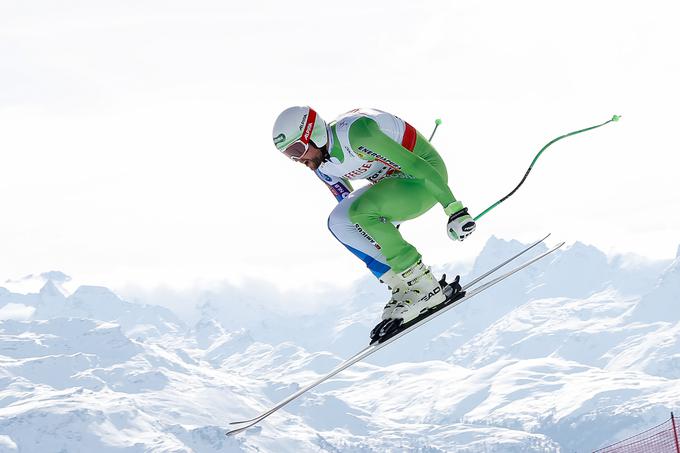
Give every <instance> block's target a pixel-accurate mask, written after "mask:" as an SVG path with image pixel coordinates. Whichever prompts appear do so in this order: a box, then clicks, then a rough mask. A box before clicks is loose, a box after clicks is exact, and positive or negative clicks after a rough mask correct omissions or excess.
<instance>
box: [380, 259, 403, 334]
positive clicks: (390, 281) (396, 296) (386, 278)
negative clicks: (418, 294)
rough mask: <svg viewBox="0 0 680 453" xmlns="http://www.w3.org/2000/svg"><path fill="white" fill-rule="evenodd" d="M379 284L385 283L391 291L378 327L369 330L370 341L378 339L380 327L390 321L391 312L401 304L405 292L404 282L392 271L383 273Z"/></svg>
mask: <svg viewBox="0 0 680 453" xmlns="http://www.w3.org/2000/svg"><path fill="white" fill-rule="evenodd" d="M380 283H385V284H386V285H387V287H388V288H389V289H390V290H391V291H392V295H391V297H390V300H389V302H387V305H385V308H383V312H382V317H381V320H380V322H379V323H378V325H376V326H375V327H374V328H373V330H371V341H373V340H375V339H377V338H378V336H379V333H380V330H381V329H382V327H383V326H384V325H385V324H386V323H387V322H388V321H389V320H390V319H392V312H394V309H395V308H396V307H397V304H399V303H400V302H401V297H402V296H403V295H404V293H405V292H406V291H407V288H408V287H407V285H406V283H405V282H403V281H402V279H401V278H399V274H397V273H395V272H394V271H393V270H392V269H390V270H389V271H387V272H385V273H384V274H383V275H382V276H381V277H380Z"/></svg>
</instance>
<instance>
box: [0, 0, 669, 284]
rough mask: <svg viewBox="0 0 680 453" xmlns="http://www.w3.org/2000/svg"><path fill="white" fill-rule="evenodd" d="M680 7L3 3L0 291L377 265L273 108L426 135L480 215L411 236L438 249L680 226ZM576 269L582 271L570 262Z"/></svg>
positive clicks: (657, 241) (332, 272)
mask: <svg viewBox="0 0 680 453" xmlns="http://www.w3.org/2000/svg"><path fill="white" fill-rule="evenodd" d="M677 17H678V3H677V2H672V1H665V2H664V1H658V0H657V1H654V0H653V1H650V2H645V3H640V2H637V1H636V2H634V1H630V0H628V1H619V0H617V1H613V0H612V1H599V2H593V1H581V0H578V1H571V2H554V1H545V0H540V1H539V0H536V1H517V2H507V1H501V0H493V1H486V2H459V1H457V2H453V1H438V2H414V1H394V0H390V1H387V0H383V1H372V2H366V1H354V0H351V1H345V2H341V3H338V2H333V3H329V2H318V1H316V2H315V1H304V2H303V1H286V2H276V1H263V0H261V1H252V2H224V1H191V2H189V1H185V2H179V1H165V0H164V1H141V2H140V1H116V2H104V1H87V2H85V1H80V2H79V1H71V2H49V1H33V2H21V1H3V2H2V3H0V159H1V160H0V209H1V211H0V239H1V240H0V286H1V285H2V282H4V281H5V280H7V279H15V278H17V277H20V276H22V275H25V274H30V273H39V272H44V271H48V270H61V271H63V272H65V273H66V274H69V275H71V276H73V277H74V282H78V283H88V284H99V285H107V286H111V287H116V286H118V287H122V286H124V285H140V286H153V285H158V284H164V285H169V286H176V287H181V286H186V285H191V284H193V283H195V282H196V281H201V282H207V281H213V280H219V279H224V278H228V279H231V280H239V279H241V278H243V277H246V276H258V275H259V276H261V277H264V278H266V279H270V280H272V281H274V282H275V283H277V284H279V285H282V286H295V285H301V284H308V283H323V282H328V281H330V280H333V281H335V282H336V283H337V282H342V281H346V280H351V279H355V278H358V277H360V276H363V275H365V273H366V271H365V269H364V268H363V265H362V264H361V263H359V262H358V260H356V259H355V258H354V257H352V256H351V255H349V253H348V252H346V251H345V249H344V248H343V247H341V246H340V245H339V244H338V243H336V242H335V240H334V239H333V238H332V236H331V235H330V234H329V233H328V231H327V229H326V217H327V215H328V212H329V211H330V210H331V209H332V207H333V205H334V203H335V201H334V199H333V198H332V196H331V195H330V193H328V192H327V190H326V189H325V188H324V187H323V185H322V184H321V183H320V182H319V181H317V180H316V178H315V177H314V176H313V175H312V174H311V172H309V171H308V170H306V169H305V168H303V167H302V166H299V165H295V164H293V163H291V162H289V161H287V160H286V159H285V158H283V157H282V156H279V155H277V152H276V151H275V149H274V148H273V145H272V144H271V138H270V137H271V135H270V134H271V125H272V123H273V121H274V119H275V117H276V115H277V114H278V112H279V111H280V110H282V109H283V108H285V107H287V106H289V105H297V104H311V105H313V106H314V107H315V108H316V109H317V111H318V112H319V113H320V114H321V115H322V116H323V117H324V118H325V119H327V120H331V119H333V118H334V117H335V116H337V115H338V114H340V113H342V112H345V111H347V110H349V109H351V108H355V107H359V106H362V107H375V108H380V109H382V110H387V111H389V112H392V113H394V114H396V115H399V116H400V117H402V118H404V119H406V120H407V121H409V122H410V123H411V124H413V125H414V126H416V127H417V128H419V129H420V130H421V131H423V133H425V134H426V135H429V133H430V131H431V129H432V126H433V120H434V119H435V118H436V117H441V118H442V119H443V121H444V124H443V125H442V127H441V128H440V130H439V131H438V132H437V136H436V138H435V140H434V144H435V145H436V147H437V148H438V150H439V151H440V153H441V154H442V155H443V157H444V159H445V160H446V162H447V164H448V168H449V173H450V185H451V187H452V190H453V193H454V195H456V197H457V198H459V199H461V200H462V201H463V202H464V203H466V204H467V205H468V206H469V208H470V210H471V212H472V213H473V214H475V213H478V212H481V210H483V209H484V208H486V207H487V206H488V205H490V204H491V203H493V202H494V201H495V200H497V199H498V198H500V197H501V196H502V195H504V194H505V193H507V192H508V191H509V190H511V189H512V188H513V187H514V186H515V185H516V184H517V182H518V181H519V180H520V179H521V177H522V175H523V174H524V171H525V170H526V167H527V166H528V165H529V163H530V162H531V159H532V158H533V157H534V155H535V153H536V152H538V150H539V149H540V148H541V146H543V145H544V144H545V143H546V142H547V141H549V140H550V139H552V138H553V137H555V136H557V135H560V134H563V133H566V132H570V131H573V130H575V129H581V128H584V127H588V126H591V125H594V124H597V123H600V122H603V121H606V120H607V119H609V118H610V117H611V116H612V114H621V115H623V117H622V120H621V121H620V122H619V123H615V124H610V125H607V126H606V127H604V128H601V129H598V130H596V131H593V132H589V133H586V134H582V135H579V136H576V137H572V138H568V139H566V140H563V141H561V142H559V143H557V144H555V145H553V146H552V147H550V148H549V149H548V151H546V153H545V154H544V155H543V156H542V157H541V159H540V160H539V161H538V163H537V165H536V167H535V168H534V171H533V172H532V174H531V175H530V177H529V179H528V180H527V182H526V183H525V185H524V186H523V187H522V188H521V189H520V191H519V192H518V193H517V194H516V195H515V196H514V197H513V198H511V199H509V200H508V201H507V202H506V203H505V204H503V205H501V206H500V207H498V208H496V210H495V211H493V212H492V213H489V214H488V215H487V216H486V217H485V218H484V219H483V221H481V222H480V223H479V225H478V231H477V232H476V233H475V234H474V235H473V236H472V237H471V238H470V239H469V240H467V241H466V242H465V243H464V244H459V243H453V242H451V241H450V240H449V239H448V238H447V237H446V234H445V229H444V226H445V221H446V218H445V216H444V214H443V213H442V211H441V209H439V208H434V209H433V210H432V211H431V212H429V213H428V214H426V215H425V216H423V217H422V218H420V219H417V220H415V221H413V222H410V223H409V224H406V225H405V226H404V227H403V229H402V231H403V233H404V234H405V236H406V237H407V238H408V239H410V240H412V242H413V243H414V244H415V245H416V246H417V247H418V248H419V249H420V251H421V252H422V253H423V254H424V256H425V261H426V262H427V263H432V264H439V263H444V262H454V261H457V260H469V259H471V258H472V257H473V256H474V255H476V253H477V252H478V251H479V250H480V249H481V247H482V245H483V244H484V242H485V241H486V239H487V238H488V237H489V236H490V235H491V234H495V235H496V236H500V237H503V238H516V239H520V240H524V241H530V240H533V239H534V238H536V237H540V235H542V234H543V233H544V232H548V231H552V232H553V234H554V236H553V237H554V238H555V239H564V240H567V241H568V242H573V241H575V240H580V241H583V242H586V243H590V244H593V245H595V246H597V247H599V248H601V249H603V250H604V251H606V252H608V253H618V252H634V253H638V254H641V255H644V256H647V257H649V258H670V257H672V256H674V255H675V252H676V249H677V246H678V244H679V243H680V235H679V234H678V232H679V231H680V209H679V208H680V202H679V197H678V183H677V174H678V163H679V162H680V158H678V153H680V149H679V146H678V140H677V118H676V114H677V108H678V105H679V104H680V94H679V93H680V90H679V89H678V80H680V59H679V58H678V44H680V32H679V31H678V27H677ZM565 278H566V277H565Z"/></svg>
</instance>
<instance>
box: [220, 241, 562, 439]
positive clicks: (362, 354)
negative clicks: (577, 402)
mask: <svg viewBox="0 0 680 453" xmlns="http://www.w3.org/2000/svg"><path fill="white" fill-rule="evenodd" d="M546 237H547V236H546ZM544 239H545V238H544ZM541 241H542V240H541ZM541 241H538V242H536V243H534V244H531V245H530V246H528V248H527V249H525V250H523V251H522V252H520V253H519V254H517V255H515V256H514V257H513V258H511V259H510V260H508V261H506V262H505V263H503V264H501V265H500V266H497V267H496V268H494V270H498V269H499V268H500V267H502V266H503V265H505V264H507V263H508V262H510V261H512V260H513V259H515V258H516V257H518V256H520V255H521V254H523V253H524V252H526V251H527V250H529V249H530V248H533V247H534V246H536V245H537V244H538V243H540V242H541ZM563 245H564V242H561V243H559V244H557V245H556V246H554V247H553V248H551V249H549V250H548V251H546V252H543V253H541V254H540V255H538V256H536V257H534V258H531V259H530V260H527V261H525V262H524V263H522V264H520V265H518V266H516V267H514V268H512V269H510V270H508V271H507V272H505V273H504V274H501V275H500V276H498V277H496V278H494V279H492V280H490V281H488V282H486V283H484V284H482V285H480V286H478V287H476V288H473V289H471V290H469V291H467V292H465V293H463V294H464V295H463V296H462V297H459V298H458V299H456V300H453V301H451V302H450V303H448V304H446V303H445V304H442V306H440V307H441V308H439V309H438V310H437V311H434V312H431V313H428V315H427V317H425V318H423V319H420V320H419V321H418V322H416V323H414V324H413V325H411V326H409V327H406V328H404V329H403V330H400V331H398V332H396V333H394V334H393V335H392V336H390V337H389V338H387V339H381V341H380V342H374V343H371V344H369V345H368V346H366V347H365V348H364V349H362V350H361V351H359V352H357V353H356V354H355V355H354V356H352V357H350V358H349V359H347V360H345V361H344V362H342V363H341V364H340V365H338V366H337V367H335V368H334V369H333V370H332V371H331V372H329V373H328V374H326V375H324V376H322V377H321V378H319V379H317V380H316V381H314V382H312V383H311V384H309V385H307V386H306V387H303V388H301V389H300V390H298V391H297V392H295V393H293V394H292V395H290V396H289V397H288V398H286V399H284V400H283V401H281V402H280V403H278V404H277V405H275V406H274V407H272V408H271V409H269V410H268V411H266V412H263V413H262V414H260V415H258V416H257V417H255V418H252V419H249V420H242V421H238V422H231V423H230V425H241V424H245V425H244V426H241V427H239V428H236V429H233V430H231V431H229V432H227V433H226V434H227V436H231V435H235V434H238V433H240V432H243V431H245V430H246V429H248V428H250V427H252V426H254V425H256V424H258V423H259V422H261V421H262V420H264V419H265V418H267V417H269V416H270V415H271V414H273V413H274V412H276V411H278V410H279V409H281V408H282V407H284V406H286V405H287V404H288V403H290V402H291V401H293V400H295V399H297V398H298V397H300V396H301V395H303V394H304V393H306V392H308V391H309V390H311V389H313V388H314V387H316V386H318V385H319V384H321V383H323V382H325V381H327V380H328V379H330V378H332V377H333V376H335V375H337V374H338V373H340V372H341V371H343V370H346V369H347V368H349V367H351V366H352V365H354V364H355V363H357V362H360V361H361V360H363V359H365V358H366V357H368V356H370V355H371V354H373V353H375V352H377V351H378V350H380V349H382V348H383V347H385V346H387V345H388V344H390V343H392V342H394V341H396V340H398V339H399V338H401V337H403V336H404V335H406V334H407V333H409V332H411V331H412V330H414V329H416V328H418V327H420V326H422V325H424V324H425V323H427V322H430V321H431V320H433V319H435V318H436V317H438V316H440V315H442V314H444V313H445V312H447V311H449V310H450V309H451V308H453V307H456V306H458V305H460V304H461V303H463V302H465V301H466V300H468V299H470V298H472V297H474V296H476V295H477V294H479V293H481V292H482V291H485V290H487V289H488V288H490V287H492V286H494V285H496V284H498V283H500V282H501V281H503V280H505V279H506V278H508V277H510V276H511V275H513V274H515V273H516V272H519V271H520V270H522V269H524V268H526V267H527V266H529V265H531V264H533V263H535V262H536V261H538V260H540V259H542V258H544V257H546V256H548V255H550V254H551V253H553V252H555V251H556V250H558V249H559V248H560V247H562V246H563ZM490 273H491V272H487V273H485V274H484V275H483V276H482V277H480V278H478V279H476V281H480V280H481V278H484V277H486V276H488V275H490ZM469 286H470V285H469V284H468V285H466V287H469ZM456 295H457V294H456ZM447 302H448V301H447Z"/></svg>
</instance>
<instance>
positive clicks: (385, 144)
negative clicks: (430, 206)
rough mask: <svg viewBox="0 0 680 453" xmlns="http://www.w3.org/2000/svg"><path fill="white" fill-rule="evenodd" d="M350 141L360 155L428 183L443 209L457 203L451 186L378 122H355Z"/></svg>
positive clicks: (364, 119) (365, 120) (369, 120)
mask: <svg viewBox="0 0 680 453" xmlns="http://www.w3.org/2000/svg"><path fill="white" fill-rule="evenodd" d="M349 138H350V142H351V143H352V146H353V147H355V149H357V150H359V151H360V152H363V153H365V154H368V155H369V156H372V157H373V158H375V159H377V160H379V161H382V162H383V163H385V164H387V165H389V166H390V167H392V168H394V169H395V170H399V171H403V172H404V173H406V174H409V175H412V176H415V177H416V178H418V179H422V180H423V181H425V186H426V187H427V188H428V190H429V191H430V193H432V195H433V196H434V197H435V198H436V199H437V201H438V202H439V203H440V204H441V205H442V207H444V208H446V206H448V205H449V204H451V203H453V202H454V201H456V199H455V197H454V196H453V193H451V189H450V188H449V186H448V184H446V181H444V179H442V177H441V175H440V174H439V172H438V171H437V170H436V169H435V168H434V167H432V165H430V164H429V163H428V162H427V161H426V160H424V159H422V158H421V157H420V156H417V155H416V154H414V153H412V152H410V151H409V150H407V149H406V148H404V147H403V146H401V145H400V144H399V143H397V142H395V141H394V140H392V139H391V138H390V137H388V136H387V135H385V134H384V133H383V132H382V131H381V130H380V128H379V127H378V124H377V123H376V122H375V121H373V120H371V119H369V118H361V119H359V120H357V121H355V122H354V123H353V124H352V126H351V127H350V130H349ZM362 148H363V149H362Z"/></svg>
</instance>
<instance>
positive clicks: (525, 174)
mask: <svg viewBox="0 0 680 453" xmlns="http://www.w3.org/2000/svg"><path fill="white" fill-rule="evenodd" d="M620 118H621V115H614V116H612V119H610V120H609V121H605V122H604V123H602V124H598V125H597V126H591V127H587V128H585V129H581V130H578V131H574V132H569V133H568V134H564V135H560V136H559V137H557V138H554V139H552V140H550V141H549V142H548V144H547V145H545V146H544V147H543V148H541V150H540V151H539V152H538V154H536V157H534V160H532V161H531V165H529V168H528V169H527V171H526V173H524V177H523V178H522V180H521V181H520V182H519V184H517V187H515V188H514V189H512V191H511V192H510V193H509V194H507V195H506V196H504V197H503V198H501V199H500V200H498V201H497V202H495V203H494V204H492V205H491V206H489V207H488V208H486V209H485V210H484V211H482V213H481V214H479V215H478V216H477V217H475V221H477V220H479V219H481V218H482V217H483V216H484V215H485V214H486V213H487V212H489V211H491V210H492V209H493V208H495V207H496V206H498V205H499V204H501V203H503V202H504V201H505V200H507V199H508V198H510V196H512V194H514V193H515V192H516V191H517V189H519V188H520V186H521V185H522V184H524V181H525V180H526V179H527V176H529V172H530V171H531V169H532V168H533V166H534V164H535V163H536V161H537V160H538V158H539V157H540V156H541V154H543V151H545V150H546V149H547V148H548V146H550V145H552V144H553V143H555V142H556V141H558V140H562V139H563V138H566V137H569V136H571V135H576V134H580V133H581V132H586V131H590V130H593V129H597V128H598V127H602V126H604V125H605V124H608V123H611V122H612V121H618V120H619V119H620ZM435 130H437V128H436V127H435ZM432 134H433V135H434V132H432ZM430 140H432V139H431V138H430Z"/></svg>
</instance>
